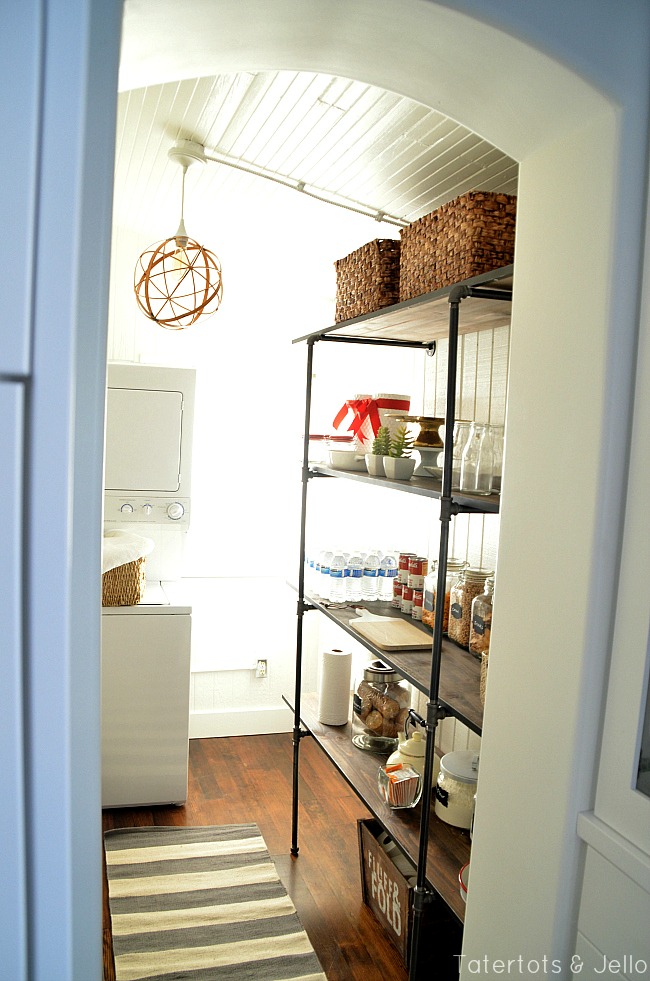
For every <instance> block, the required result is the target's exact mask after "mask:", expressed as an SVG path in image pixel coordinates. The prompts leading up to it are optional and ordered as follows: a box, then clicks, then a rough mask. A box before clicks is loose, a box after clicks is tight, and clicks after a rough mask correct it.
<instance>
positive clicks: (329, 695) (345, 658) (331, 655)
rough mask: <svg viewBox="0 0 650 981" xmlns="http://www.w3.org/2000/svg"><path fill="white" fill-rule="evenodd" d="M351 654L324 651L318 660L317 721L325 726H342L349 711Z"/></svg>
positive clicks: (346, 719)
mask: <svg viewBox="0 0 650 981" xmlns="http://www.w3.org/2000/svg"><path fill="white" fill-rule="evenodd" d="M351 671H352V654H350V653H345V651H339V650H331V651H324V652H323V653H322V654H321V660H320V687H319V690H318V721H319V722H322V723H324V725H327V726H343V725H345V723H346V722H347V721H348V717H349V712H350V674H351Z"/></svg>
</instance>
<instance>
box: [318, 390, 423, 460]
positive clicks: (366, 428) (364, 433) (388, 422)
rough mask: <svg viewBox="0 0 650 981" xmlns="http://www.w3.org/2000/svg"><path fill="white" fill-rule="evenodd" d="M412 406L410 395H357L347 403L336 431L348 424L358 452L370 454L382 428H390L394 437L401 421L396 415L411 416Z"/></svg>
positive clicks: (335, 418) (338, 419) (335, 421)
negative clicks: (409, 413) (378, 431)
mask: <svg viewBox="0 0 650 981" xmlns="http://www.w3.org/2000/svg"><path fill="white" fill-rule="evenodd" d="M410 405H411V396H410V395H391V394H386V393H383V392H382V393H380V394H378V395H355V396H354V398H351V399H347V401H346V402H344V403H343V405H342V406H341V408H340V409H339V411H338V412H337V414H336V416H335V417H334V421H333V423H332V425H333V426H334V428H335V429H340V427H341V426H342V425H343V423H344V422H346V421H347V422H348V432H351V433H352V435H353V436H354V441H355V444H356V447H357V449H359V451H361V452H363V453H370V451H371V449H372V441H373V439H374V438H375V436H376V435H377V430H378V429H379V427H380V426H387V427H388V429H389V431H390V433H391V435H392V434H393V433H394V432H395V430H396V429H397V428H398V426H399V425H400V421H399V419H395V418H393V416H394V415H395V414H400V413H404V414H405V415H406V414H408V411H409V408H410Z"/></svg>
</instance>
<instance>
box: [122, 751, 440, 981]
mask: <svg viewBox="0 0 650 981" xmlns="http://www.w3.org/2000/svg"><path fill="white" fill-rule="evenodd" d="M292 754H293V747H292V741H291V735H290V734H288V733H286V734H284V733H283V734H280V735H270V736H232V737H227V738H220V739H192V740H191V741H190V775H189V794H188V800H187V803H186V804H185V806H183V807H155V808H151V807H149V808H147V807H140V808H131V809H120V810H118V809H111V810H106V811H104V815H103V825H104V830H108V829H109V828H125V827H135V826H149V825H209V824H238V823H243V822H247V821H254V822H256V823H257V825H258V827H259V828H260V831H261V832H262V835H263V836H264V839H265V841H266V844H267V847H268V849H269V852H270V853H271V856H272V858H273V860H274V862H275V865H276V867H277V869H278V874H279V875H280V878H281V879H282V881H283V883H284V885H285V888H286V889H287V892H288V893H289V895H290V896H291V898H292V900H293V902H294V904H295V906H296V909H297V910H298V914H299V916H300V919H301V921H302V923H303V926H304V927H305V930H306V931H307V933H308V935H309V938H310V940H311V942H312V944H313V946H314V949H315V950H316V953H317V954H318V957H319V959H320V962H321V964H322V966H323V970H324V971H325V973H326V975H327V977H328V979H329V981H406V978H407V976H408V975H407V971H406V969H405V967H404V965H403V963H402V961H401V958H400V956H399V954H398V953H397V951H396V950H395V948H394V947H393V945H392V944H391V942H390V941H389V940H388V938H387V937H386V935H385V934H384V932H383V928H382V927H381V926H380V924H379V923H378V921H377V920H376V918H375V917H374V915H373V913H372V912H371V911H370V910H369V909H368V908H367V907H366V906H365V905H364V903H363V900H362V898H361V878H360V862H359V846H358V839H357V819H358V818H363V817H368V816H369V814H368V812H367V811H366V809H365V808H364V807H363V805H362V804H361V803H360V801H359V800H358V798H357V797H356V795H355V794H354V793H353V791H352V790H351V789H350V788H349V787H348V785H347V783H346V782H345V781H344V780H343V778H342V777H341V776H339V774H338V773H337V772H336V771H335V770H334V768H333V767H332V765H331V763H329V762H328V760H327V758H326V757H325V756H324V754H323V753H322V751H321V750H320V749H319V747H318V746H317V745H316V744H315V743H314V742H313V740H312V739H310V738H306V739H303V740H302V742H301V747H300V759H301V763H300V811H299V834H298V843H299V847H300V855H299V857H298V858H297V859H293V858H291V856H290V854H289V849H290V846H291V779H292V777H291V775H292ZM104 976H105V981H114V979H115V973H114V966H113V953H112V943H111V932H110V917H109V913H108V901H107V891H106V880H105V877H104ZM429 976H430V977H431V976H432V975H429Z"/></svg>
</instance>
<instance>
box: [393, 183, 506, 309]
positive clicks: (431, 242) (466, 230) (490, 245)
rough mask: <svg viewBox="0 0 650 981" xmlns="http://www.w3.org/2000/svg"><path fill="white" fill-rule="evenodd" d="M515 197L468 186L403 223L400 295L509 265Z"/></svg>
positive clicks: (407, 295)
mask: <svg viewBox="0 0 650 981" xmlns="http://www.w3.org/2000/svg"><path fill="white" fill-rule="evenodd" d="M516 213H517V198H516V196H515V195H512V194H496V193H494V192H491V191H469V192H468V193H467V194H462V195H461V196H460V197H458V198H456V199H455V200H453V201H450V202H449V203H448V204H443V205H442V206H441V207H440V208H438V209H437V210H436V211H433V212H431V214H429V215H424V217H423V218H419V219H418V220H417V221H414V222H413V223H412V224H411V225H408V226H407V227H406V228H403V229H402V230H401V232H400V235H401V244H402V249H401V259H400V292H399V298H400V300H410V299H411V297H414V296H420V295H421V294H422V293H429V292H431V291H432V290H437V289H440V288H441V287H443V286H450V285H452V284H453V283H458V282H461V281H462V280H464V279H470V278H471V277H472V276H479V275H481V274H482V273H485V272H490V271H491V270H492V269H500V268H501V267H502V266H508V265H510V264H511V263H512V262H513V260H514V248H515V220H516Z"/></svg>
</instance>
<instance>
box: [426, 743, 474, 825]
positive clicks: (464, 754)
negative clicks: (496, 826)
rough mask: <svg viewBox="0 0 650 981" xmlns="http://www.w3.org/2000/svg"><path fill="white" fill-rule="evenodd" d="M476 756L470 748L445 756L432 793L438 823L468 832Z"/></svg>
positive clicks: (472, 809) (472, 800)
mask: <svg viewBox="0 0 650 981" xmlns="http://www.w3.org/2000/svg"><path fill="white" fill-rule="evenodd" d="M478 763H479V758H478V753H475V752H473V750H471V749H463V750H458V751H456V752H453V753H445V755H444V756H443V757H442V759H441V760H440V772H439V774H438V782H437V784H436V791H435V804H434V811H435V814H436V816H437V817H439V818H440V820H441V821H445V822H446V823H447V824H452V825H453V826H454V827H456V828H464V829H465V830H466V831H469V829H470V827H471V824H472V815H473V814H474V797H475V794H476V783H477V780H478Z"/></svg>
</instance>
